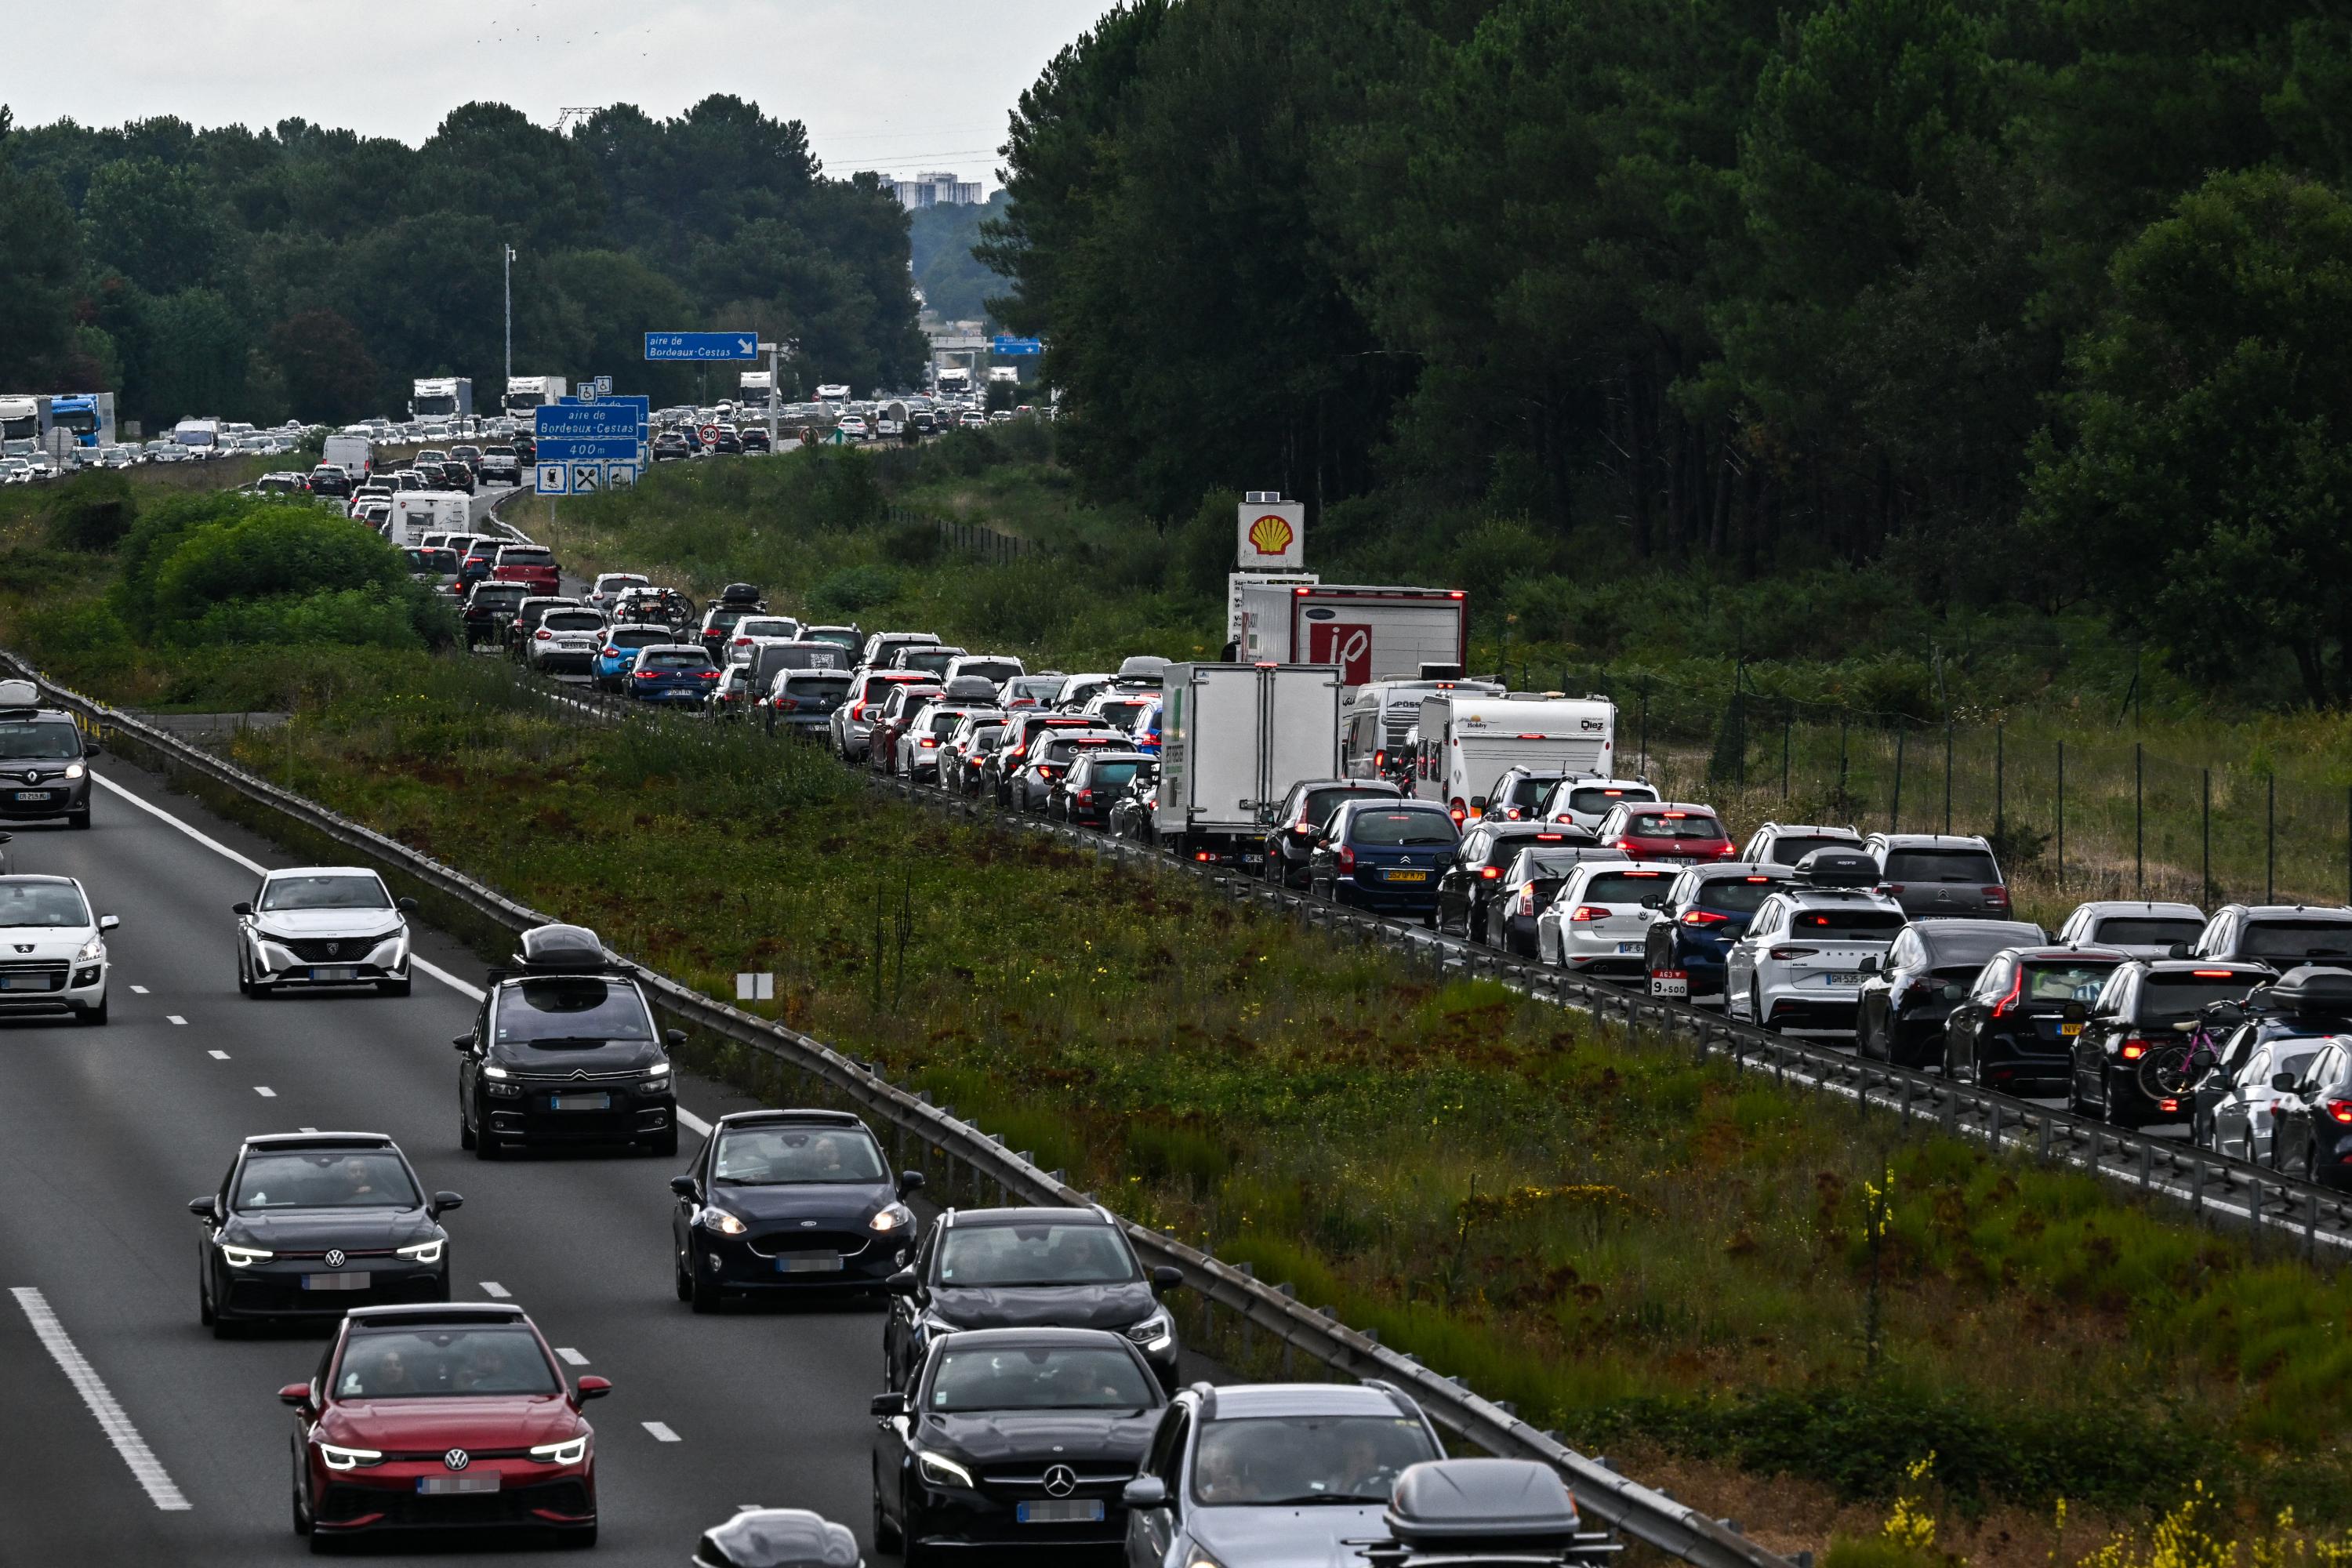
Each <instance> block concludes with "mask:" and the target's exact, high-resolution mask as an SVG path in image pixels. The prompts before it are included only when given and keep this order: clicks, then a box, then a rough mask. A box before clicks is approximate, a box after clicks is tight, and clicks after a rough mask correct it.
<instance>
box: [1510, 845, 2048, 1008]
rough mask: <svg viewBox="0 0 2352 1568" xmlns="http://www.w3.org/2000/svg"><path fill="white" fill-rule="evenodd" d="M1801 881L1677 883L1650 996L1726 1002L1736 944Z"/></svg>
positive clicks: (1749, 871)
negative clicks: (1728, 966) (1771, 899)
mask: <svg viewBox="0 0 2352 1568" xmlns="http://www.w3.org/2000/svg"><path fill="white" fill-rule="evenodd" d="M1795 880H1796V876H1795V874H1794V872H1792V871H1791V870H1790V868H1788V867H1786V866H1762V865H1755V864H1751V863H1750V862H1748V861H1745V860H1724V861H1719V862H1717V864H1715V865H1712V866H1694V867H1692V868H1690V869H1688V870H1687V871H1685V872H1684V873H1683V874H1682V875H1681V876H1679V877H1677V878H1675V880H1674V883H1673V885H1672V886H1670V887H1669V888H1667V889H1666V902H1665V908H1664V915H1665V918H1664V920H1660V921H1652V922H1651V924H1650V929H1649V930H1648V931H1646V932H1644V933H1643V938H1642V963H1643V968H1644V969H1645V970H1646V971H1647V972H1648V973H1649V977H1650V994H1651V995H1653V996H1662V997H1664V998H1666V999H1667V1000H1669V1001H1675V1002H1718V1003H1719V1002H1721V1001H1722V1000H1723V974H1724V961H1725V959H1726V958H1727V956H1728V954H1729V953H1730V952H1731V944H1732V943H1733V942H1738V940H1739V939H1740V938H1741V937H1743V936H1745V935H1747V934H1748V921H1750V920H1752V919H1754V918H1755V915H1756V911H1757V910H1759V908H1761V907H1762V905H1763V903H1764V899H1765V896H1766V895H1767V894H1769V893H1770V892H1771V891H1772V889H1775V888H1785V887H1788V886H1789V885H1790V883H1792V882H1794V881H1795ZM1538 912H1541V911H1540V910H1538ZM2037 934H2038V933H2037ZM1528 942H1529V944H1530V948H1529V951H1530V952H1532V951H1533V947H1532V944H1533V943H1534V942H1535V922H1534V921H1528Z"/></svg>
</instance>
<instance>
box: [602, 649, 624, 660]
mask: <svg viewBox="0 0 2352 1568" xmlns="http://www.w3.org/2000/svg"><path fill="white" fill-rule="evenodd" d="M604 657H605V658H620V657H621V650H620V649H619V648H616V647H608V648H606V649H605V650H604Z"/></svg>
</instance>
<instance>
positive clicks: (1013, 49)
mask: <svg viewBox="0 0 2352 1568" xmlns="http://www.w3.org/2000/svg"><path fill="white" fill-rule="evenodd" d="M1108 4H1109V0H667V3H664V4H659V5H646V4H645V0H399V3H398V4H384V3H383V0H376V3H373V4H359V3H354V0H108V3H106V4H104V5H100V7H99V8H98V9H96V10H92V9H90V8H89V7H88V6H86V5H82V6H78V5H56V4H30V3H27V4H23V5H9V6H7V7H6V10H7V13H8V16H7V20H6V22H5V26H0V34H5V38H6V44H5V48H6V52H7V54H8V55H9V56H10V57H12V58H14V59H15V60H16V63H17V65H18V66H19V67H20V69H16V70H11V71H6V72H0V102H5V103H7V104H9V105H11V106H12V107H13V108H14V109H15V110H16V121H17V123H18V124H20V125H43V124H47V123H48V122H49V121H55V120H58V119H63V118H68V117H70V118H72V119H74V120H76V121H79V122H81V123H82V124H84V125H119V124H121V123H122V122H123V121H129V120H142V119H147V118H150V117H152V116H155V115H163V114H176V115H178V116H179V117H180V118H181V119H183V120H186V121H193V122H194V123H195V124H197V125H226V124H236V123H242V124H245V125H249V126H253V127H255V128H257V129H258V128H262V127H266V126H271V125H275V124H276V123H277V122H278V121H280V120H285V119H289V118H292V117H299V118H301V119H305V120H309V121H314V122H316V123H319V124H323V125H334V126H348V127H351V128H352V129H353V130H357V131H360V132H364V133H366V134H369V135H374V136H396V137H398V138H400V140H402V141H404V142H409V143H411V144H412V145H413V144H415V143H416V142H422V141H423V140H424V139H425V137H427V136H429V135H431V134H432V132H433V128H434V127H435V126H436V125H437V124H438V123H440V121H441V117H442V116H443V115H445V114H446V113H447V112H448V111H449V110H452V109H454V108H456V107H457V105H458V104H461V103H466V102H468V101H470V100H476V99H487V100H495V101H499V102H503V103H509V104H512V105H513V106H514V107H515V108H517V109H520V110H522V111H523V112H524V113H525V114H527V115H529V116H530V118H531V119H532V120H534V121H538V122H539V123H541V124H542V125H552V124H553V123H554V122H555V119H556V115H557V113H558V112H559V111H560V110H563V109H566V108H571V107H574V106H582V107H594V106H600V105H603V104H607V103H621V102H628V103H634V104H635V105H636V106H637V107H638V108H640V109H642V110H645V111H646V113H648V114H650V115H652V116H654V117H655V118H656V119H661V118H664V117H666V116H669V115H674V114H677V113H678V112H679V111H681V110H684V109H686V108H687V107H688V105H689V104H692V103H694V102H696V101H697V100H700V99H702V98H704V97H707V96H709V94H711V93H714V92H728V93H733V94H735V95H736V96H738V97H740V98H745V99H749V100H751V101H753V102H755V103H757V104H759V105H760V107H761V109H763V110H766V111H767V112H768V113H770V114H772V115H774V116H776V117H777V118H779V119H796V120H799V121H802V122H803V124H805V125H806V126H807V127H808V130H809V140H810V142H811V144H812V145H813V146H814V149H815V151H816V154H817V156H818V157H819V158H821V159H823V160H824V166H825V169H826V172H827V173H829V174H849V173H851V172H852V171H854V170H857V169H881V170H885V171H887V172H889V173H893V174H902V175H903V174H912V173H914V172H915V171H916V170H918V169H953V170H956V171H957V172H959V173H960V174H962V176H963V177H964V178H965V179H967V180H971V179H979V180H984V181H986V182H987V183H988V184H989V185H990V187H991V188H993V187H994V185H995V184H996V178H995V174H994V170H995V167H996V158H995V151H994V150H995V149H996V147H998V146H999V145H1000V144H1001V143H1002V142H1003V140H1004V121H1005V114H1006V112H1007V111H1008V110H1011V108H1012V107H1013V100H1014V99H1015V98H1016V97H1017V96H1018V95H1019V94H1020V92H1021V90H1022V89H1024V88H1025V87H1027V86H1028V85H1029V84H1030V83H1031V82H1032V81H1034V80H1035V79H1036V77H1037V73H1038V71H1039V70H1040V69H1041V68H1043V67H1044V66H1045V62H1046V60H1047V59H1049V58H1052V56H1053V54H1054V51H1055V50H1056V49H1058V48H1060V47H1062V46H1063V45H1064V44H1066V43H1068V42H1070V41H1071V40H1072V39H1073V38H1075V37H1077V36H1078V34H1079V33H1080V32H1082V31H1084V30H1085V29H1086V28H1087V26H1090V25H1091V24H1092V23H1093V22H1094V20H1095V18H1096V17H1097V16H1099V15H1100V14H1101V13H1102V12H1103V10H1104V9H1106V8H1107V6H1108Z"/></svg>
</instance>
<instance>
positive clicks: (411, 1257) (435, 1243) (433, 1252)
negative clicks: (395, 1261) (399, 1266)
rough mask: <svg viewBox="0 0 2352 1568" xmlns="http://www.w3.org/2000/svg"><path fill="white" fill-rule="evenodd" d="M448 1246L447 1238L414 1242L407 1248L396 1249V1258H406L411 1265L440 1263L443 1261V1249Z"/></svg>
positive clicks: (439, 1237)
mask: <svg viewBox="0 0 2352 1568" xmlns="http://www.w3.org/2000/svg"><path fill="white" fill-rule="evenodd" d="M448 1245H449V1238H448V1237H445V1236H436V1237H434V1238H433V1239H432V1240H431V1241H419V1242H414V1243H411V1244H410V1245H409V1246H406V1247H396V1248H394V1256H395V1257H398V1258H406V1259H408V1261H410V1262H411V1263H438V1262H440V1261H441V1249H442V1248H443V1247H446V1246H448Z"/></svg>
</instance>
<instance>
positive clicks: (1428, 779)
mask: <svg viewBox="0 0 2352 1568" xmlns="http://www.w3.org/2000/svg"><path fill="white" fill-rule="evenodd" d="M1616 761H1617V705H1616V704H1615V703H1613V702H1611V701H1609V700H1606V699H1605V698H1599V697H1584V698H1574V697H1544V698H1533V699H1530V698H1495V697H1483V696H1472V695H1469V694H1467V693H1465V692H1459V691H1454V692H1445V693H1443V694H1441V695H1438V696H1434V697H1425V698H1423V699H1422V703H1421V741H1420V744H1419V746H1418V747H1417V748H1416V749H1415V751H1414V752H1413V759H1412V793H1413V794H1415V795H1419V796H1420V797H1421V798H1422V799H1423V800H1434V801H1442V802H1444V805H1445V808H1446V809H1447V810H1448V811H1451V812H1452V813H1453V814H1454V821H1455V822H1457V823H1458V822H1460V821H1462V820H1463V819H1464V818H1465V817H1469V816H1477V815H1478V814H1479V813H1480V812H1482V811H1484V810H1486V795H1487V792H1488V791H1490V790H1492V789H1493V788H1494V787H1495V781H1496V779H1498V778H1500V777H1502V776H1503V770H1504V769H1506V768H1509V767H1534V768H1559V769H1560V770H1562V771H1563V772H1568V773H1598V774H1601V776H1603V777H1608V776H1612V775H1613V774H1614V773H1615V772H1616V766H1615V764H1616Z"/></svg>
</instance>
